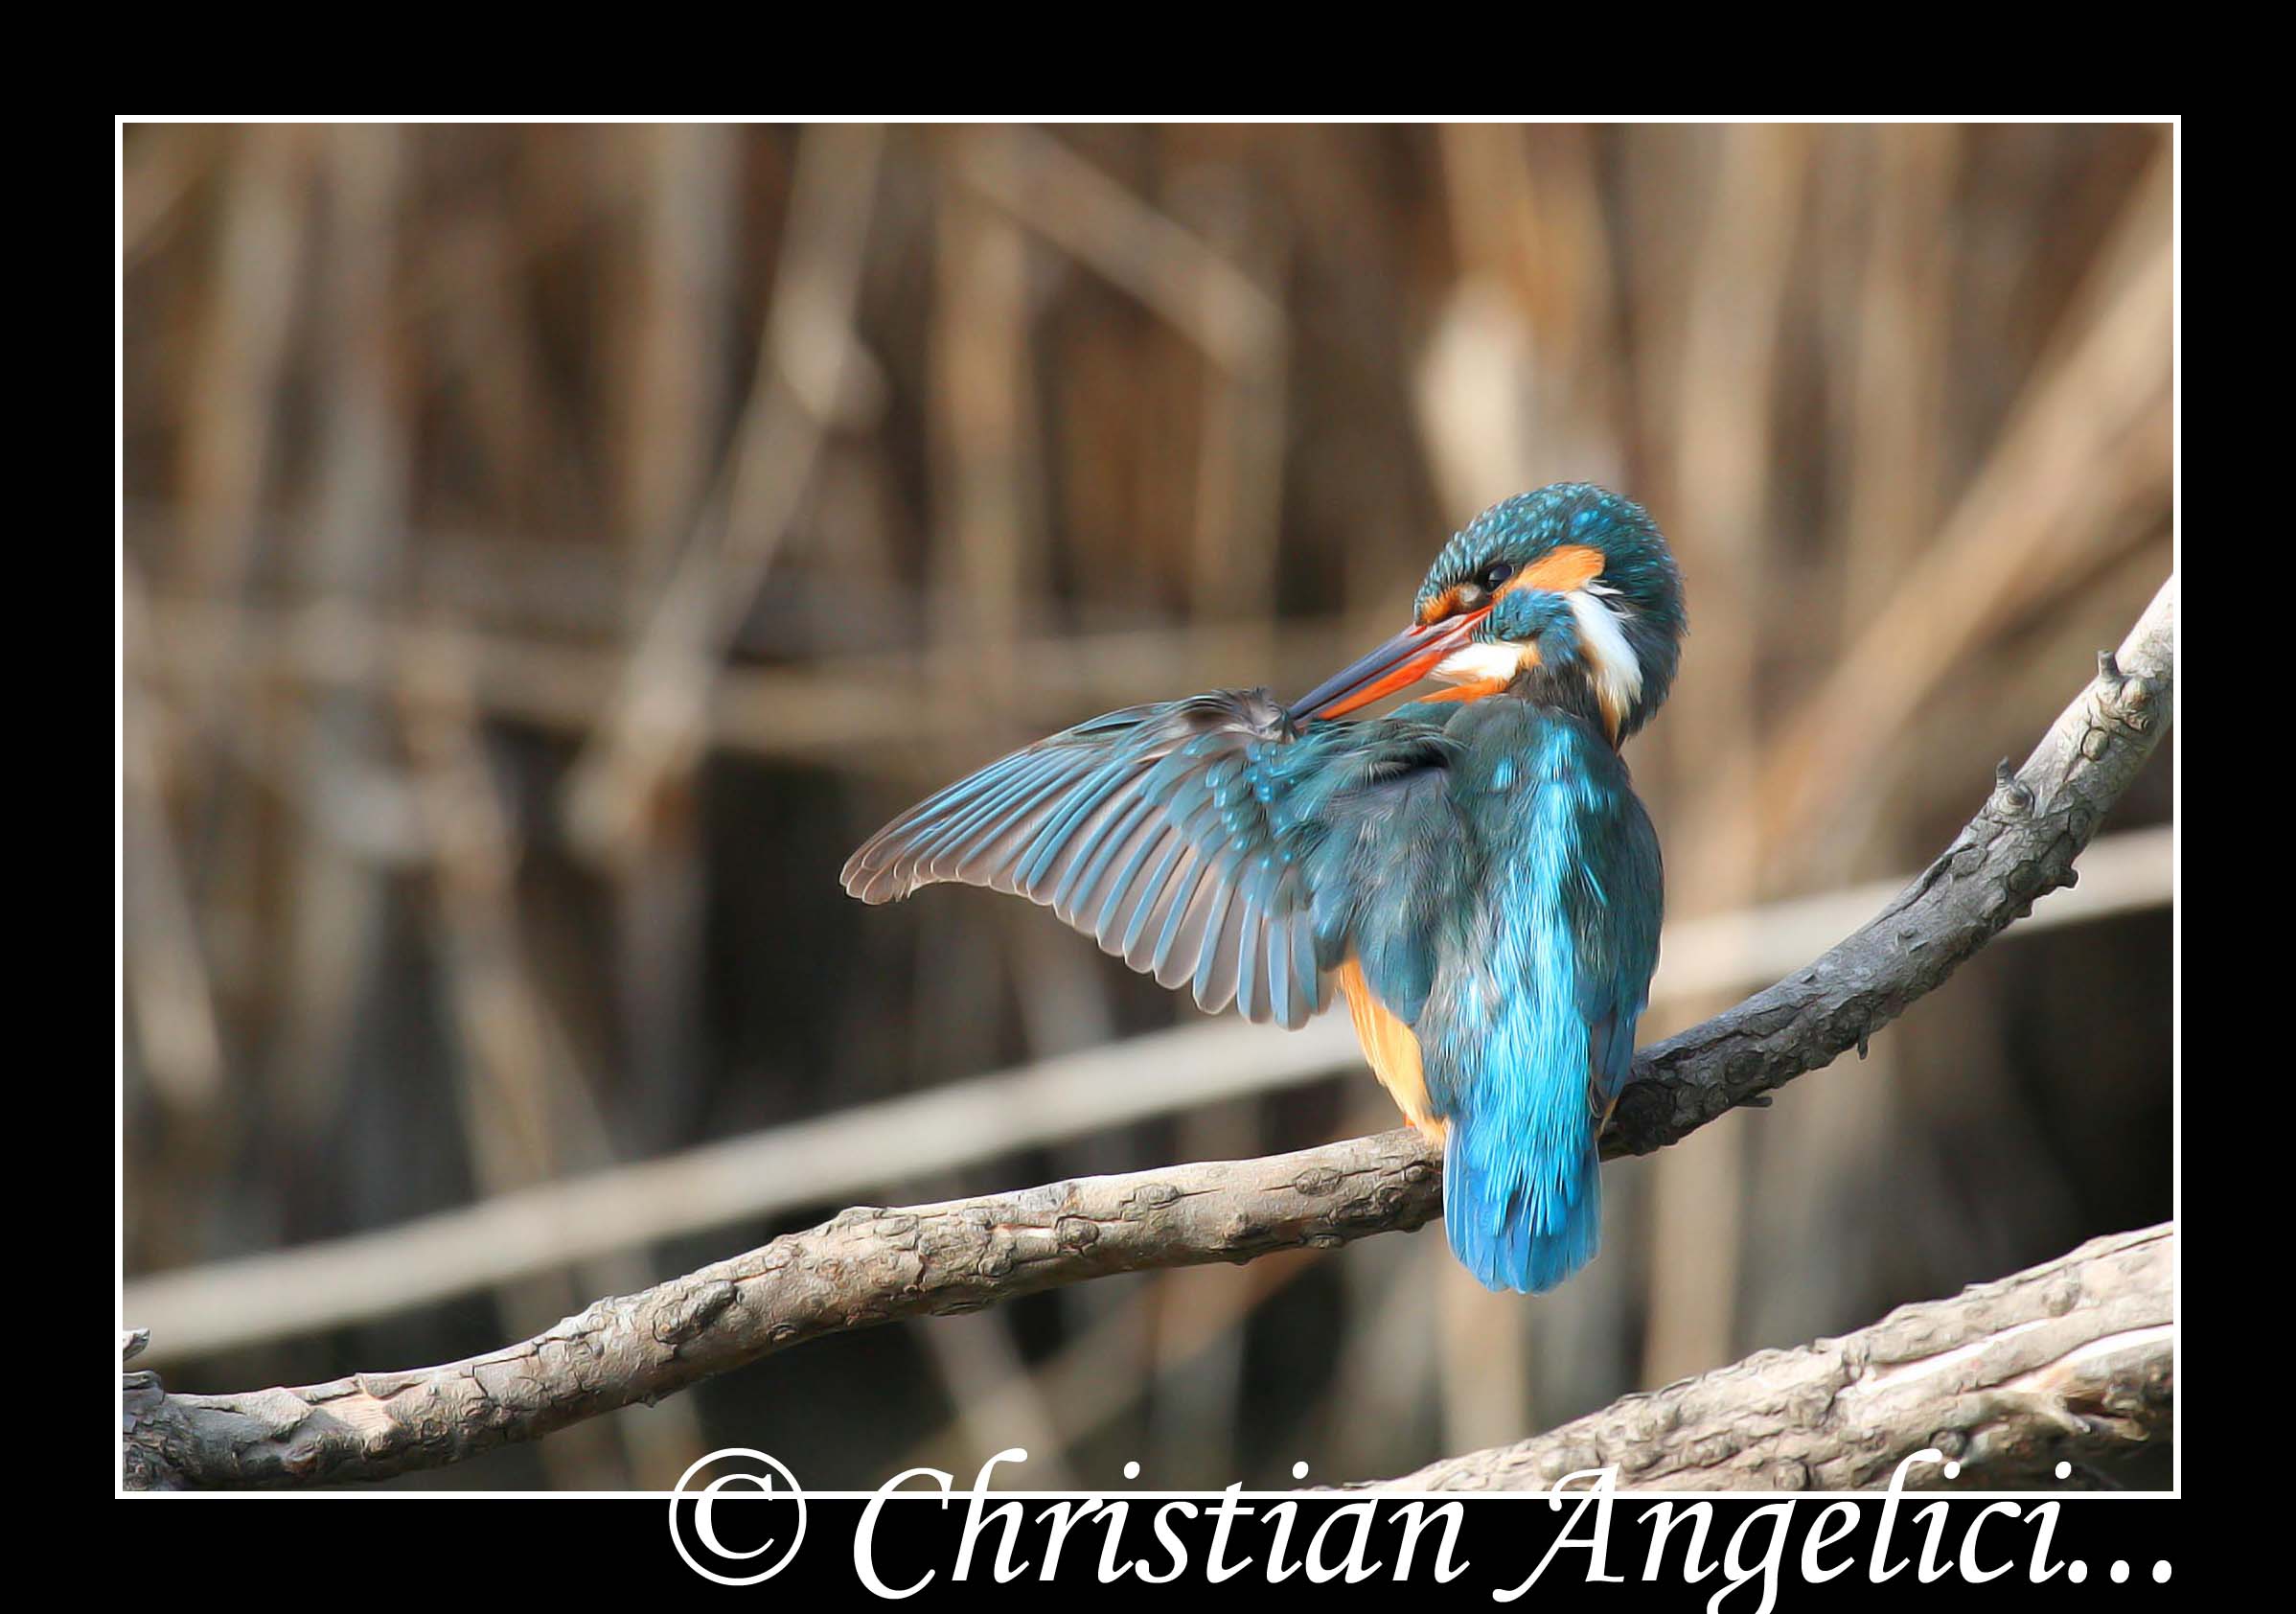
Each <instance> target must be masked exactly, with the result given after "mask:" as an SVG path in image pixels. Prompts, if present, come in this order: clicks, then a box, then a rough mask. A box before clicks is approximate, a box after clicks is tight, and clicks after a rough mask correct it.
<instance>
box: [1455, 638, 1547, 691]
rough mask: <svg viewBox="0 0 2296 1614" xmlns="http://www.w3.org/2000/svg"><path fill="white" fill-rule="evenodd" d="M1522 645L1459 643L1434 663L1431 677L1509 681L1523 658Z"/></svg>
mask: <svg viewBox="0 0 2296 1614" xmlns="http://www.w3.org/2000/svg"><path fill="white" fill-rule="evenodd" d="M1524 649H1525V647H1524V646H1521V645H1512V644H1504V643H1500V644H1470V645H1462V646H1460V647H1459V648H1458V649H1457V650H1455V651H1453V652H1452V653H1451V654H1450V655H1448V656H1446V657H1443V659H1442V660H1440V661H1439V662H1437V663H1436V664H1435V677H1437V678H1439V679H1442V680H1446V681H1447V682H1451V683H1512V682H1514V680H1515V675H1516V674H1517V673H1519V672H1521V671H1522V670H1523V668H1524V664H1525V662H1526V660H1527V657H1525V655H1524Z"/></svg>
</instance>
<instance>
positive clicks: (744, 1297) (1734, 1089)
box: [126, 582, 2174, 1487]
mask: <svg viewBox="0 0 2296 1614" xmlns="http://www.w3.org/2000/svg"><path fill="white" fill-rule="evenodd" d="M2173 587H2174V585H2173V582H2171V583H2170V584H2169V585H2164V586H2163V588H2162V590H2161V592H2160V594H2159V596H2158V597H2156V598H2155V600H2154V601H2153V603H2152V606H2151V608H2150V609H2149V610H2147V612H2146V613H2145V616H2144V618H2143V619H2142V620H2141V621H2140V622H2139V623H2138V625H2137V627H2136V629H2135V630H2134V631H2133V632H2132V633H2131V634H2129V636H2128V639H2127V641H2126V642H2125V643H2124V644H2123V646H2122V647H2121V650H2120V653H2119V655H2118V657H2117V658H2116V657H2110V656H2108V657H2101V658H2100V660H2101V666H2100V671H2099V674H2098V677H2097V679H2096V680H2094V681H2093V682H2092V683H2091V684H2090V685H2089V687H2088V688H2087V689H2085V690H2084V691H2082V693H2081V695H2080V697H2079V698H2078V700H2076V701H2075V702H2074V703H2073V704H2072V705H2071V706H2070V707H2068V708H2067V709H2066V711H2065V712H2064V714H2063V715H2062V716H2060V717H2059V718H2058V719H2057V721H2056V723H2055V725H2054V726H2052V727H2051V728H2050V730H2049V733H2048V734H2047V736H2045V737H2044V738H2043V740H2042V742H2041V744H2040V746H2039V747H2038V748H2037V749H2035V750H2034V752H2033V754H2032V758H2031V759H2030V760H2028V761H2027V763H2026V765H2025V767H2024V768H2023V769H2022V770H2020V771H2019V772H2016V773H2014V774H2011V773H2009V772H2008V771H2007V769H2006V767H2005V768H2004V771H2003V774H2002V777H2001V779H2000V781H1999V783H1998V785H1997V787H1996V788H1995V790H1994V792H1993V794H1992V795H1991V797H1990V798H1989V799H1988V800H1987V801H1986V806H1985V809H1984V810H1983V811H1982V812H1981V813H1980V814H1979V815H1978V817H1977V818H1976V819H1973V820H1971V822H1970V823H1969V825H1968V827H1967V828H1965V829H1964V830H1963V832H1962V834H1961V835H1960V837H1959V838H1958V839H1957V840H1956V841H1955V842H1954V843H1953V845H1952V846H1951V847H1949V848H1948V849H1947V850H1946V852H1945V854H1944V855H1943V856H1942V857H1940V859H1938V861H1937V862H1936V863H1935V864H1933V865H1930V867H1929V869H1928V870H1927V871H1925V872H1924V873H1923V874H1922V875H1921V877H1920V878H1919V879H1917V880H1916V881H1915V882H1914V884H1913V885H1911V886H1909V887H1908V888H1906V890H1905V891H1904V892H1903V893H1902V894H1901V895H1899V896H1898V897H1897V898H1896V899H1895V900H1894V901H1893V902H1892V903H1891V904H1890V905H1889V906H1888V907H1887V908H1886V909H1884V910H1883V911H1882V913H1881V915H1880V916H1879V917H1878V918H1876V919H1875V920H1873V921H1872V922H1871V924H1869V925H1867V926H1866V927H1865V928H1864V929H1862V930H1860V931H1859V932H1857V933H1856V934H1853V935H1851V936H1850V937H1849V938H1848V939H1847V940H1846V941H1844V942H1842V943H1841V944H1840V945H1839V946H1837V947H1835V948H1834V949H1833V950H1832V951H1831V952H1829V953H1827V954H1826V955H1825V957H1822V958H1820V959H1818V960H1817V961H1816V962H1815V963H1813V964H1811V965H1810V966H1809V967H1808V968H1807V969H1804V970H1801V971H1797V972H1796V973H1795V974H1794V975H1793V976H1792V977H1790V978H1789V979H1788V980H1783V981H1780V982H1779V984H1778V985H1776V986H1773V987H1771V988H1769V989H1768V990H1767V991H1764V992H1761V993H1758V994H1756V996H1755V997H1753V998H1750V999H1748V1000H1747V1001H1746V1002H1745V1003H1740V1004H1739V1005H1738V1006H1737V1007H1735V1008H1733V1009H1731V1010H1729V1011H1728V1012H1726V1013H1724V1014H1721V1015H1718V1016H1716V1017H1715V1018H1714V1019H1712V1020H1711V1021H1708V1022H1707V1023H1706V1024H1705V1025H1703V1026H1696V1027H1694V1028H1692V1029H1691V1030H1688V1031H1686V1032H1684V1033H1682V1034H1681V1035H1680V1036H1677V1037H1674V1038H1671V1039H1669V1040H1668V1041H1666V1042H1665V1043H1661V1044H1659V1045H1657V1046H1656V1047H1654V1048H1652V1049H1647V1050H1646V1051H1645V1052H1644V1053H1643V1054H1642V1056H1641V1057H1640V1058H1639V1059H1638V1060H1637V1061H1636V1071H1635V1080H1634V1082H1633V1083H1632V1084H1630V1085H1629V1087H1628V1088H1627V1090H1626V1092H1625V1094H1624V1095H1623V1096H1622V1097H1621V1100H1620V1102H1619V1112H1618V1114H1617V1116H1616V1117H1615V1118H1613V1121H1612V1124H1611V1129H1610V1131H1609V1133H1608V1134H1607V1135H1606V1137H1605V1139H1604V1152H1605V1153H1606V1154H1611V1155H1618V1154H1642V1153H1647V1152H1649V1151H1650V1150H1652V1149H1655V1148H1658V1147H1661V1146H1663V1145H1664V1144H1666V1143H1670V1142H1673V1141H1676V1140H1678V1139H1680V1138H1682V1137H1685V1136H1687V1135H1688V1133H1690V1132H1692V1131H1694V1130H1696V1129H1697V1128H1698V1127H1699V1126H1702V1125H1704V1124H1705V1123H1706V1122H1707V1121H1709V1120H1711V1119H1713V1118H1715V1117H1716V1116H1718V1115H1720V1114H1722V1113H1723V1112H1724V1111H1725V1110H1728V1109H1730V1108H1731V1107H1733V1106H1734V1105H1738V1104H1745V1103H1762V1102H1766V1101H1767V1100H1766V1098H1765V1097H1764V1096H1763V1095H1766V1094H1767V1093H1768V1092H1769V1091H1770V1090H1771V1089H1773V1088H1776V1087H1778V1086H1779V1085H1781V1084H1783V1083H1784V1082H1786V1081H1788V1080H1790V1079H1792V1078H1793V1077H1794V1076H1796V1075H1799V1074H1801V1073H1802V1072H1805V1071H1809V1070H1814V1069H1816V1068H1818V1067H1819V1066H1822V1065H1824V1064H1825V1063H1827V1062H1828V1061H1830V1060H1831V1059H1833V1058H1834V1057H1835V1056H1836V1055H1837V1054H1839V1053H1841V1052H1842V1051H1843V1050H1844V1049H1848V1048H1850V1047H1853V1046H1862V1045H1863V1044H1864V1042H1865V1040H1866V1039H1867V1038H1868V1037H1869V1036H1870V1035H1871V1033H1872V1032H1873V1031H1874V1030H1875V1029H1877V1028H1878V1027H1880V1026H1884V1025H1886V1024H1887V1023H1888V1022H1889V1021H1890V1020H1892V1019H1894V1018H1895V1016H1896V1015H1897V1014H1899V1013H1900V1012H1902V1011H1903V1009H1904V1008H1905V1006H1906V1005H1907V1004H1908V1003H1912V1002H1913V1001H1914V1000H1915V999H1917V998H1918V997H1920V996H1921V995H1922V994H1923V993H1925V992H1928V991H1930V990H1932V989H1933V988H1935V987H1936V986H1937V985H1938V984H1939V983H1940V982H1941V981H1942V980H1944V979H1945V977H1946V976H1948V975H1949V974H1951V973H1952V971H1953V969H1954V968H1955V967H1956V966H1957V965H1958V964H1960V962H1961V961H1962V960H1963V958H1966V957H1968V956H1969V955H1970V954H1971V953H1973V952H1975V951H1976V950H1977V949H1978V948H1979V947H1981V946H1983V945H1984V944H1985V943H1986V941H1987V940H1989V939H1990V938H1991V937H1992V936H1993V935H1994V934H1998V933H1999V932H2000V931H2001V930H2002V929H2003V928H2004V927H2006V926H2007V925H2009V923H2010V922H2011V921H2012V920H2014V919H2016V918H2018V917H2020V916H2022V915H2023V914H2024V913H2025V912H2026V911H2029V910H2030V908H2031V907H2032V902H2033V899H2034V898H2036V897H2038V896H2040V895H2042V894H2043V893H2044V892H2046V891H2049V890H2051V889H2054V888H2056V887H2058V886H2062V885H2068V884H2071V882H2072V879H2073V870H2072V864H2073V859H2074V858H2075V857H2076V856H2077V855H2078V853H2079V851H2080V849H2081V847H2082V846H2084V845H2086V844H2087V843H2088V841H2089V839H2090V837H2091V836H2092V835H2093V834H2094V833H2095V832H2096V829H2097V826H2098V824H2099V823H2100V822H2101V820H2102V819H2103V817H2104V815H2105V813H2106V812H2107V811H2108V810H2109V809H2110V807H2111V806H2112V804H2113V802H2114V801H2115V800H2116V799H2117V798H2118V797H2119V795H2121V793H2122V791H2123V790H2124V789H2125V788H2126V786H2127V784H2128V782H2129V780H2130V779H2132V778H2133V777H2134V776H2135V775H2136V772H2137V771H2138V770H2139V768H2141V767H2142V766H2143V764H2144V762H2145V759H2146V758H2147V756H2148V755H2149V754H2150V753H2151V751H2152V749H2153V747H2154V746H2155V745H2156V744H2157V743H2158V741H2159V739H2160V737H2161V735H2162V733H2163V732H2165V731H2166V729H2167V727H2168V726H2169V721H2170V709H2171V701H2170V696H2171V686H2172V674H2173V652H2172V639H2173V610H2174V608H2173ZM1440 1178H1441V1160H1440V1156H1439V1154H1438V1153H1437V1152H1436V1151H1435V1150H1434V1149H1432V1148H1430V1147H1429V1146H1428V1145H1427V1144H1426V1143H1424V1142H1423V1141H1421V1140H1420V1139H1419V1138H1418V1136H1417V1135H1416V1134H1415V1133H1412V1132H1409V1131H1402V1132H1392V1133H1387V1134H1383V1135H1381V1136H1379V1137H1375V1138H1359V1139H1353V1140H1350V1141H1346V1142H1343V1143H1335V1144H1330V1145H1327V1146H1325V1147H1323V1148H1319V1149H1308V1150H1303V1151H1301V1152H1299V1153H1297V1154H1291V1155H1279V1156H1274V1157H1271V1158H1268V1159H1264V1160H1253V1161H1234V1162H1215V1163H1207V1164H1190V1165H1178V1166H1172V1167H1169V1168H1166V1169H1163V1170H1158V1171H1147V1172H1136V1173H1132V1174H1129V1175H1126V1176H1119V1177H1097V1178H1087V1179H1082V1180H1079V1181H1075V1182H1068V1183H1055V1184H1049V1185H1046V1186H1045V1187H1036V1188H1029V1189H1025V1190H1022V1191H1021V1192H1017V1193H1009V1194H996V1195H990V1196H987V1197H984V1198H980V1199H973V1200H963V1201H956V1202H953V1203H950V1204H946V1205H933V1206H918V1207H912V1208H910V1209H907V1210H896V1211H888V1210H876V1209H860V1210H854V1211H846V1212H844V1213H843V1214H842V1215H839V1216H838V1217H837V1218H836V1219H835V1220H833V1221H830V1222H828V1223H826V1224H824V1225H823V1226H821V1227H818V1228H815V1229H812V1230H810V1231H808V1232H804V1233H797V1234H787V1235H785V1236H783V1237H781V1238H777V1239H774V1240H773V1241H772V1242H771V1243H769V1244H767V1245H764V1246H763V1247H761V1248H759V1249H756V1250H752V1251H750V1252H748V1253H747V1254H746V1255H742V1256H737V1257H734V1258H732V1259H731V1260H727V1261H723V1262H720V1263H718V1264H716V1265H714V1266H710V1267H705V1268H703V1269H702V1270H700V1272H696V1273H691V1274H689V1275H687V1276H686V1277H683V1278H679V1279H675V1280H672V1281H670V1282H668V1283H664V1284H661V1285H659V1286H658V1287H655V1288H653V1289H650V1290H647V1291H646V1292H644V1293H643V1294H639V1295H635V1296H630V1297H624V1298H618V1299H609V1300H603V1301H600V1302H598V1303H595V1304H593V1305H591V1306H590V1307H589V1308H588V1309H587V1310H585V1311H584V1312H583V1313H582V1314H581V1315H579V1316H577V1317H572V1318H568V1319H566V1320H565V1321H564V1322H563V1323H561V1324H559V1325H558V1326H556V1327H554V1328H551V1329H549V1330H547V1331H546V1332H544V1333H541V1334H539V1335H537V1336H535V1337H534V1338H533V1339H530V1340H527V1341H524V1342H522V1343H521V1344H518V1345H515V1346H511V1347H509V1348H507V1349H503V1350H499V1351H495V1352H494V1353H493V1354H491V1355H487V1356H480V1357H473V1358H471V1359H470V1360H467V1361H463V1362H456V1363H450V1364H448V1365H447V1366H445V1367H440V1368H430V1369H425V1370H421V1371H418V1372H400V1373H371V1374H360V1375H355V1376H353V1377H351V1378H345V1379H337V1380H334V1381H333V1382H332V1383H328V1384H322V1385H312V1386H309V1387H306V1388H303V1389H296V1390H286V1389H277V1390H263V1391H255V1392H251V1393H248V1394H243V1395H167V1394H165V1393H164V1392H163V1391H162V1390H161V1389H160V1387H159V1384H158V1381H157V1380H156V1378H154V1377H153V1375H151V1374H149V1373H133V1374H130V1375H129V1377H128V1385H127V1403H126V1454H127V1455H126V1479H127V1483H128V1485H129V1486H130V1487H155V1486H169V1485H215V1486H295V1485H308V1484H313V1483H319V1482H325V1481H331V1480H350V1479H371V1478H378V1477H380V1476H383V1475H388V1474H395V1473H400V1472H402V1471H404V1470H407V1469H413V1468H432V1467H439V1466H443V1465H445V1464H450V1463H455V1462H459V1461H461V1460H462V1459H464V1458H467V1457H471V1456H473V1455H475V1454H477V1453H479V1452H482V1451H485V1450H488V1449H490V1448H492V1447H494V1446H497V1445H501V1444H505V1443H507V1442H510V1441H524V1440H533V1439H536V1438H538V1437H540V1436H542V1435H545V1434H548V1433H549V1432H550V1431H552V1430H554V1429H559V1428H563V1426H565V1425H566V1424H568V1423H572V1422H575V1421H577V1420H579V1419H581V1418H590V1417H594V1416H596V1415H597V1414H600V1413H603V1412H608V1411H611V1410H612V1409H614V1408H616V1407H621V1406H627V1405H630V1404H631V1403H632V1402H636V1401H653V1400H655V1399H658V1398H659V1397H661V1396H663V1395H670V1394H673V1393H675V1392H677V1391H678V1390H682V1389H684V1388H686V1387H687V1386H688V1385H690V1384H693V1383H694V1382H696V1381H697V1380H699V1379H700V1378H703V1377H706V1376H708V1375H709V1374H711V1373H716V1372H724V1371H726V1370H727V1369H730V1368H735V1367H739V1366H742V1365H743V1364H745V1363H747V1362H752V1361H755V1360H757V1359H758V1358H759V1357H762V1356H766V1355H769V1354H770V1353H771V1352H773V1351H775V1350H779V1349H783V1348H784V1347H786V1346H790V1345H793V1344H795V1343H797V1342H798V1341H800V1340H805V1339H810V1338H813V1337H815V1335H819V1334H824V1333H834V1332H838V1331H840V1330H842V1329H847V1328H856V1327H862V1326H868V1325H870V1324H875V1323H884V1322H890V1321H892V1320H894V1319H897V1318H905V1317H918V1316H926V1315H930V1314H934V1313H946V1312H956V1311H971V1310H977V1309H979V1308H981V1307H983V1306H987V1305H991V1304H994V1303H997V1302H999V1301H1002V1300H1007V1299H1011V1298H1012V1297H1014V1296H1017V1295H1022V1294H1027V1293H1030V1292H1032V1291H1035V1290H1038V1289H1044V1288H1048V1287H1051V1286H1053V1285H1055V1284H1062V1283H1071V1282H1077V1281H1080V1280H1086V1279H1091V1278H1100V1277H1105V1276H1107V1275H1109V1274H1111V1273H1116V1272H1134V1271H1139V1270H1142V1269H1145V1268H1151V1267H1169V1266H1185V1265H1193V1264H1200V1263H1203V1262H1207V1261H1219V1260H1228V1261H1243V1260H1250V1259H1251V1258H1252V1257H1256V1256H1261V1255H1265V1254H1267V1253H1269V1252H1270V1251H1273V1250H1280V1249H1292V1248H1298V1247H1302V1246H1313V1247H1317V1248H1329V1247H1333V1246H1337V1245H1339V1244H1343V1243H1345V1242H1347V1241H1348V1240H1350V1239H1354V1238H1360V1237H1364V1236H1366V1235H1367V1234H1375V1233H1387V1232H1400V1231H1407V1230H1410V1229H1412V1228H1416V1227H1419V1226H1421V1225H1422V1224H1423V1223H1425V1222H1427V1221H1428V1220H1430V1219H1431V1218H1433V1217H1434V1216H1435V1214H1437V1213H1438V1211H1440V1208H1441V1186H1440Z"/></svg>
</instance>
